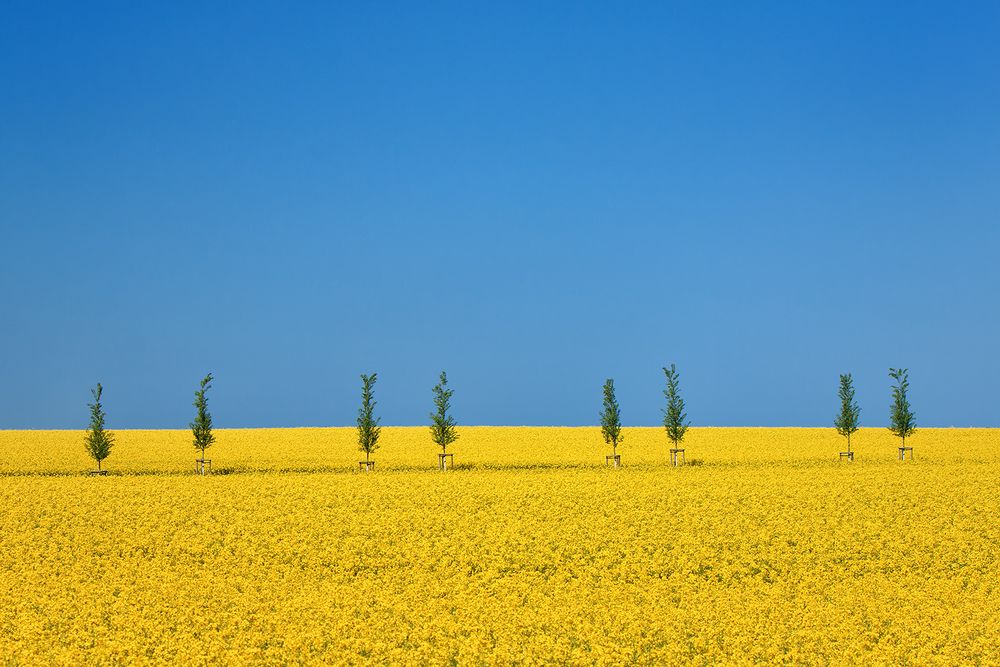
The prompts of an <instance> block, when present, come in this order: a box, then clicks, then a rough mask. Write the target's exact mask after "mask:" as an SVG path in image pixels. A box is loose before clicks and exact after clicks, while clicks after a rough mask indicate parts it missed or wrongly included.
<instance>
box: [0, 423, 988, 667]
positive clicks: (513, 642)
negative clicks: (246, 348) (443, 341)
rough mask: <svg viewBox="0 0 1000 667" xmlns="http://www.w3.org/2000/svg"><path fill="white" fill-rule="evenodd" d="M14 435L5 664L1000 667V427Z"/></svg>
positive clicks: (7, 471)
mask: <svg viewBox="0 0 1000 667" xmlns="http://www.w3.org/2000/svg"><path fill="white" fill-rule="evenodd" d="M460 434H461V438H460V440H459V441H458V442H457V443H455V445H454V447H453V451H454V453H455V463H456V467H455V469H453V470H451V471H448V472H446V473H441V472H438V471H436V470H435V465H436V452H437V451H438V450H437V449H436V448H435V447H434V445H433V444H432V443H431V442H430V439H429V433H428V431H427V429H426V428H388V427H387V428H385V429H384V430H383V433H382V439H381V444H382V448H381V449H379V450H378V451H377V452H376V455H375V457H374V458H375V459H376V461H377V468H376V471H375V472H374V473H361V472H359V471H358V466H357V462H358V460H360V459H363V456H360V457H359V455H358V453H357V452H356V447H355V432H354V431H353V430H352V429H248V430H220V431H218V432H217V435H218V440H217V442H216V444H215V445H214V446H213V447H212V448H211V449H210V450H209V451H208V456H209V457H210V458H212V459H213V463H214V469H215V471H216V472H215V474H213V475H210V476H205V477H199V476H196V475H195V474H194V472H193V470H194V459H195V458H196V455H195V452H194V449H193V447H192V446H191V442H190V433H189V432H185V431H118V432H117V433H116V435H117V444H116V447H115V449H114V450H113V451H112V454H111V457H110V458H108V459H107V461H106V462H105V464H106V466H105V467H107V468H108V469H110V470H111V474H110V475H109V476H107V477H89V476H87V475H86V474H85V472H86V470H88V468H90V467H91V465H90V463H89V462H88V459H87V458H86V453H85V452H84V450H83V445H82V438H83V435H82V433H81V432H79V431H52V432H43V431H0V503H2V507H3V512H2V514H0V547H2V548H0V664H3V665H36V664H88V665H89V664H192V663H194V664H206V663H218V664H241V663H268V664H271V663H282V664H283V663H312V664H340V663H348V664H364V663H370V664H515V663H516V664H537V663H542V662H557V663H571V664H622V663H627V664H658V665H659V664H699V665H700V664H717V663H727V664H734V663H735V664H740V663H754V662H766V663H807V664H816V663H820V664H921V665H923V664H947V665H954V664H998V663H1000V648H998V647H1000V520H998V519H997V517H998V516H1000V431H996V430H990V429H922V430H921V431H919V432H918V434H917V435H916V436H915V437H914V438H913V441H912V443H910V442H909V441H908V443H907V444H913V445H914V447H915V455H916V456H915V460H913V461H910V460H907V461H905V462H900V461H899V460H898V458H897V452H896V444H897V443H896V442H895V441H894V439H893V438H892V437H891V435H890V434H888V432H887V431H885V430H884V429H863V430H862V431H860V432H859V433H858V434H856V435H855V437H854V438H852V443H853V445H854V449H855V451H856V452H857V458H856V460H855V461H854V462H853V463H848V462H846V461H845V462H840V461H839V460H838V456H837V453H838V452H839V451H840V450H841V449H843V446H842V445H843V443H842V440H841V439H840V438H838V437H837V436H836V434H835V433H834V432H833V429H791V428H789V429H768V428H761V429H723V428H693V429H691V430H690V431H689V435H688V438H687V439H686V441H685V448H686V450H687V452H686V454H687V460H688V462H689V464H692V465H687V466H683V467H678V468H673V467H671V466H670V465H669V464H668V462H667V461H668V455H667V449H668V448H669V445H668V443H667V440H666V438H665V436H664V433H663V430H662V429H653V428H649V429H646V428H626V429H625V444H624V445H623V446H622V447H621V448H619V453H621V454H622V468H620V469H618V470H614V469H610V468H607V467H605V466H603V465H602V464H603V462H604V455H605V454H606V453H610V452H606V451H605V449H606V447H605V445H604V443H603V441H602V439H601V436H600V431H599V429H596V428H526V427H525V428H520V427H475V428H463V429H461V430H460Z"/></svg>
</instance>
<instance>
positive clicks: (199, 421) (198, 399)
mask: <svg viewBox="0 0 1000 667" xmlns="http://www.w3.org/2000/svg"><path fill="white" fill-rule="evenodd" d="M214 379H215V378H213V377H212V374H211V373H209V374H208V375H206V376H205V377H204V378H203V379H202V381H201V386H200V388H199V389H198V390H196V391H195V392H194V407H195V408H197V409H198V412H197V414H196V415H195V418H194V421H193V422H191V432H192V433H193V434H194V448H195V449H197V450H200V451H201V458H202V460H204V459H205V450H206V449H208V448H209V447H211V446H212V443H213V442H215V435H214V434H213V433H212V415H211V414H209V412H208V399H207V398H206V397H205V392H206V391H208V390H209V389H211V388H212V380H214Z"/></svg>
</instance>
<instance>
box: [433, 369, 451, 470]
mask: <svg viewBox="0 0 1000 667" xmlns="http://www.w3.org/2000/svg"><path fill="white" fill-rule="evenodd" d="M433 391H434V407H435V408H437V410H436V411H435V412H432V413H430V416H431V438H433V439H434V442H435V443H436V444H437V445H438V446H439V447H440V448H441V451H442V452H447V451H448V445H450V444H451V443H453V442H455V441H456V440H458V432H457V431H456V430H455V427H456V425H457V424H456V423H455V419H454V418H453V417H452V416H451V415H449V414H448V410H449V409H451V397H452V395H453V394H454V393H455V390H453V389H448V376H447V375H446V374H445V372H444V371H441V376H440V377H439V378H438V383H437V384H436V385H434V390H433Z"/></svg>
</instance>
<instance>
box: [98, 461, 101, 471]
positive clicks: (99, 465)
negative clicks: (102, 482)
mask: <svg viewBox="0 0 1000 667" xmlns="http://www.w3.org/2000/svg"><path fill="white" fill-rule="evenodd" d="M97 472H101V459H97Z"/></svg>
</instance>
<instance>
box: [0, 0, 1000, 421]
mask: <svg viewBox="0 0 1000 667" xmlns="http://www.w3.org/2000/svg"><path fill="white" fill-rule="evenodd" d="M206 5H210V6H206ZM621 5H622V3H592V4H591V3H537V2H526V3H519V4H514V3H482V4H479V3H471V2H456V3H450V4H441V3H427V4H426V5H424V3H399V4H395V3H392V4H390V3H384V4H383V3H350V4H348V3H317V4H315V5H306V4H289V3H273V4H258V3H217V4H215V3H191V4H187V5H185V4H182V3H172V2H169V3H132V2H121V3H117V4H101V3H90V2H87V3H66V4H65V5H60V3H38V2H5V3H4V5H3V8H2V9H0V225H2V238H0V282H2V296H0V313H2V326H0V349H2V354H0V428H50V427H52V428H83V427H84V426H85V425H86V421H87V408H86V403H87V402H88V400H89V398H90V395H89V389H90V387H91V386H93V385H94V383H96V382H97V381H101V382H102V383H104V385H105V387H106V407H107V410H108V414H109V424H110V426H112V427H118V428H127V427H154V428H163V427H186V425H187V423H188V421H190V419H191V417H192V412H193V408H192V407H191V400H192V394H193V391H194V389H195V388H196V384H197V381H198V380H199V378H200V377H201V376H202V375H204V374H205V373H206V372H207V371H210V370H211V371H213V372H214V373H215V374H216V376H217V381H216V385H215V389H214V390H213V392H212V393H211V394H210V398H211V407H212V409H213V412H214V415H215V418H216V422H217V424H218V425H220V426H297V425H343V424H350V423H352V422H353V420H354V418H355V416H356V411H357V403H358V395H359V392H360V382H359V379H358V374H359V373H361V372H370V371H377V372H378V373H379V383H378V385H377V387H376V393H377V398H378V400H379V411H380V414H381V415H382V418H383V423H385V424H423V423H425V422H426V417H427V413H428V412H429V410H430V409H431V407H432V406H431V391H430V390H431V387H432V385H433V384H434V382H435V379H436V376H437V373H438V372H439V371H440V370H441V369H442V368H445V369H447V370H448V372H449V376H450V378H451V381H452V385H453V387H454V389H455V390H456V396H455V399H454V406H455V412H456V416H457V418H458V419H459V421H460V423H466V424H469V423H474V424H592V423H595V421H596V418H597V412H598V409H599V407H600V398H601V384H602V382H603V381H604V379H605V378H607V377H614V378H615V381H616V386H617V387H618V393H619V399H620V401H621V403H622V412H623V417H624V420H625V422H626V423H627V424H649V425H652V424H656V423H659V420H660V412H659V410H660V407H661V404H662V394H661V390H662V385H663V375H662V372H661V371H660V368H661V366H663V365H664V364H668V363H670V362H675V363H676V364H677V365H678V367H679V369H680V370H681V373H682V377H681V381H682V390H683V392H684V395H685V397H686V398H687V400H688V407H689V415H690V417H691V419H692V421H693V422H694V424H696V425H829V424H830V423H831V420H832V418H833V416H834V414H835V412H836V410H837V407H838V405H837V399H836V391H837V375H838V373H841V372H847V371H851V372H853V373H854V375H855V378H856V380H857V385H858V396H859V399H860V403H861V407H862V419H863V422H864V424H866V425H872V426H875V425H884V424H886V423H887V421H888V404H889V379H888V377H887V375H886V373H887V368H888V367H889V366H908V367H909V368H910V369H911V380H912V399H913V403H914V408H915V410H916V413H917V420H918V424H919V425H925V426H949V425H956V426H966V425H979V426H997V425H1000V389H998V385H997V380H996V378H997V376H998V373H1000V361H998V355H997V344H998V341H1000V309H998V301H1000V299H998V295H1000V267H998V264H997V260H998V256H1000V231H998V223H1000V215H998V214H1000V76H998V72H1000V40H998V39H997V35H998V34H1000V4H997V3H995V2H984V3H974V2H969V3H964V2H963V3H957V4H956V3H950V2H940V3H919V2H918V3H911V2H895V3H894V2H884V3H871V2H857V3H850V2H828V3H800V2H788V3H707V2H685V3H661V2H652V3H646V4H644V3H625V6H624V7H623V6H621Z"/></svg>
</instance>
